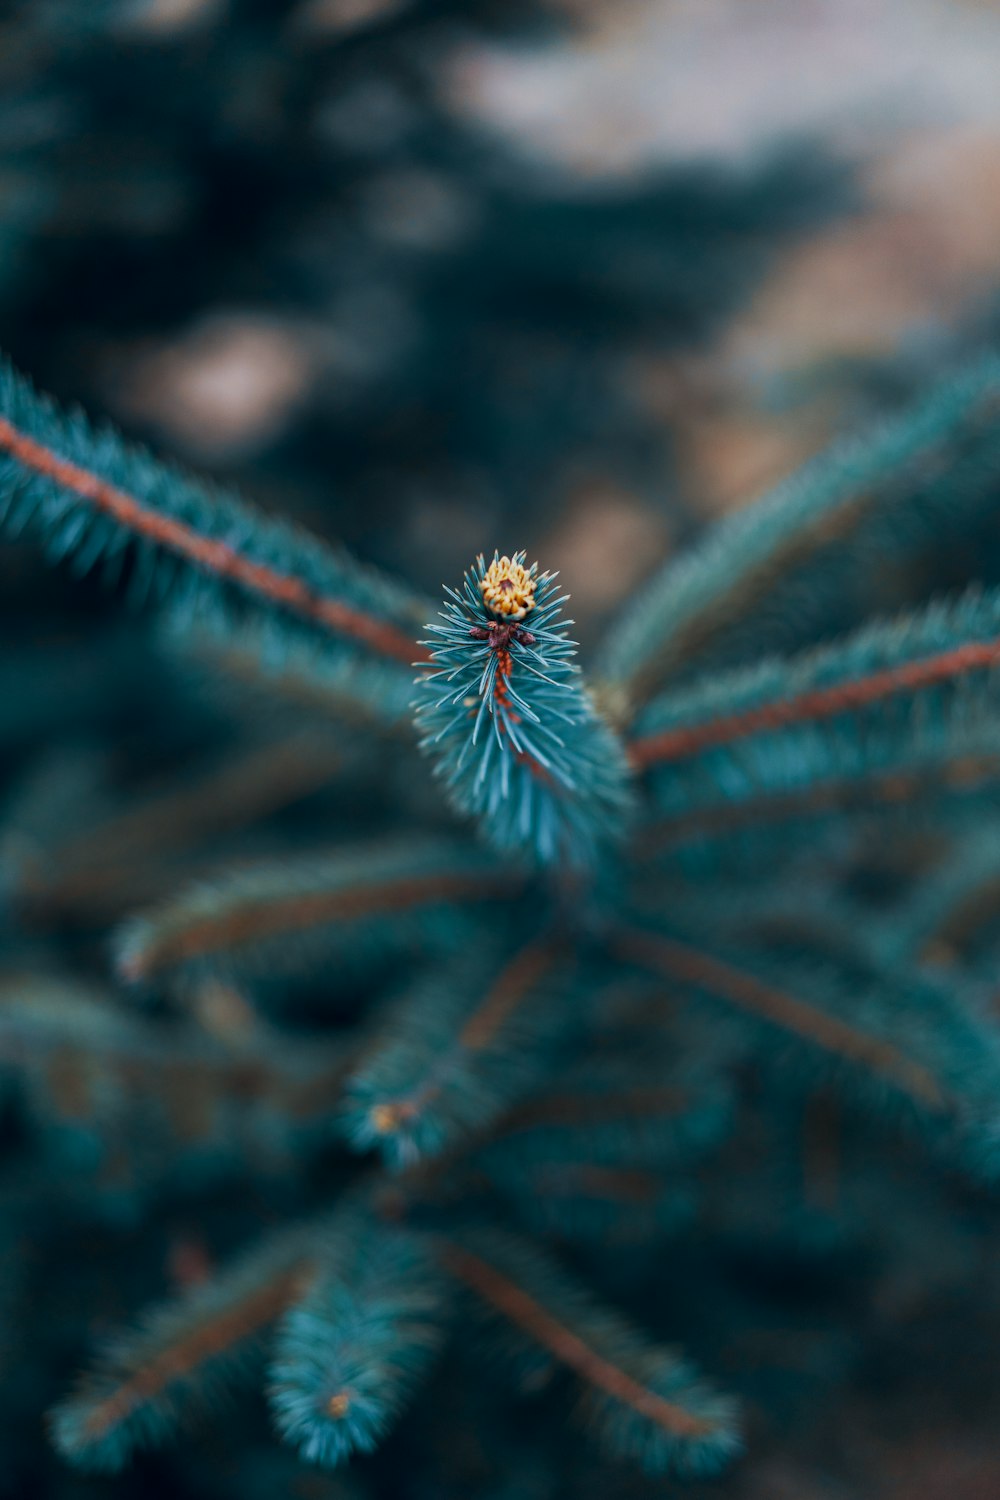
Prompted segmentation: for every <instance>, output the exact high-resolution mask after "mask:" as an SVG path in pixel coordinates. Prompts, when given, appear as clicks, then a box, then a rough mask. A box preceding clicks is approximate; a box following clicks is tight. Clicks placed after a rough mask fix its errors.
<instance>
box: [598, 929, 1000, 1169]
mask: <svg viewBox="0 0 1000 1500" xmlns="http://www.w3.org/2000/svg"><path fill="white" fill-rule="evenodd" d="M703 925H704V924H703ZM717 925H718V924H715V928H714V930H713V931H712V933H711V935H709V933H708V932H707V931H702V932H700V933H696V932H690V933H683V934H680V935H678V936H672V935H671V936H668V935H666V934H664V933H663V932H655V933H654V932H651V931H649V930H648V929H639V928H627V929H623V930H621V931H619V932H618V933H617V934H616V935H615V938H614V946H615V949H616V951H617V952H618V953H619V955H620V956H621V958H623V959H624V960H625V961H627V962H630V963H634V964H636V965H638V966H639V967H642V968H645V969H646V970H647V971H648V972H650V973H659V974H660V975H662V976H663V978H664V979H666V980H668V981H669V982H670V984H671V985H672V986H675V987H676V988H677V989H678V990H679V991H680V992H681V993H682V994H689V995H694V996H698V997H700V998H702V999H703V1000H708V1001H709V1002H710V1003H715V1004H717V1005H718V1004H721V1005H722V1006H724V1007H725V1008H727V1009H730V1010H731V1011H734V1012H736V1013H740V1014H743V1015H744V1016H746V1017H747V1018H748V1020H750V1021H751V1022H752V1023H754V1024H760V1025H761V1026H762V1027H763V1028H764V1031H765V1032H766V1033H770V1034H771V1035H772V1036H773V1035H774V1034H775V1033H776V1032H777V1033H783V1034H784V1035H785V1036H786V1037H788V1038H789V1039H790V1040H792V1041H794V1042H796V1043H797V1044H805V1047H806V1049H807V1050H808V1054H809V1055H811V1056H812V1057H813V1058H814V1059H815V1060H816V1061H817V1062H824V1061H825V1064H826V1067H827V1069H830V1068H832V1069H833V1071H834V1073H835V1074H836V1075H837V1077H838V1078H839V1080H840V1081H841V1082H842V1084H843V1086H844V1087H846V1088H848V1089H850V1087H851V1084H852V1083H853V1085H854V1087H855V1090H856V1091H857V1092H858V1093H859V1094H860V1096H861V1097H862V1099H865V1100H869V1101H871V1102H873V1103H874V1104H876V1105H877V1106H878V1107H879V1108H882V1109H885V1108H887V1107H888V1108H890V1109H891V1110H895V1111H896V1112H897V1113H898V1112H900V1109H902V1113H903V1115H904V1117H905V1118H906V1119H908V1120H910V1121H912V1122H913V1123H915V1124H917V1125H919V1126H921V1127H922V1128H923V1129H924V1130H925V1131H926V1132H927V1133H928V1135H929V1138H930V1139H931V1140H932V1141H934V1142H936V1143H939V1144H940V1145H941V1146H942V1148H943V1149H944V1150H945V1151H947V1152H949V1153H951V1154H953V1155H957V1156H958V1157H960V1158H961V1159H962V1160H963V1161H964V1162H965V1163H966V1164H967V1165H968V1166H969V1167H970V1168H972V1170H974V1171H976V1172H977V1173H981V1174H982V1175H984V1176H985V1177H986V1178H988V1179H991V1180H992V1179H993V1178H994V1177H995V1175H996V1171H997V1167H998V1164H1000V1158H998V1154H997V1145H998V1142H1000V1130H998V1121H1000V1117H998V1114H997V1106H996V1101H997V1098H998V1097H1000V1035H998V1034H997V1031H996V1028H995V1026H994V1025H993V1024H992V1023H991V1022H990V1020H989V1018H988V1017H986V1016H985V1015H984V1014H983V1012H982V1008H981V1005H980V1004H979V1003H978V1001H977V1000H976V997H975V996H973V995H971V994H968V993H966V992H963V991H961V990H958V989H956V988H955V987H953V986H950V985H948V984H946V983H944V982H943V981H939V980H936V979H933V978H931V977H930V976H927V975H921V974H918V973H915V972H914V971H913V970H910V969H902V968H901V969H898V970H893V969H892V968H890V967H889V966H888V965H884V964H882V963H880V962H879V960H878V956H877V955H869V954H867V953H865V952H864V950H863V947H862V946H861V945H859V946H858V949H857V951H855V952H853V953H848V954H847V955H846V956H845V954H844V952H843V951H841V952H840V953H839V954H838V956H837V957H836V958H833V957H831V956H829V955H826V954H816V953H815V952H812V951H811V950H810V948H809V946H808V945H804V946H803V947H802V949H801V951H800V952H799V953H796V952H794V951H789V952H783V953H781V954H780V956H779V955H778V954H776V953H774V952H768V951H763V952H762V951H759V950H754V949H753V948H750V947H748V946H747V944H746V943H744V945H743V948H742V949H738V948H737V947H736V946H735V945H734V944H732V943H730V942H727V940H726V938H725V937H724V936H723V937H722V940H721V941H720V939H719V936H718V931H717ZM709 942H711V945H712V946H711V951H708V948H707V944H708V943H709ZM802 1061H803V1057H802V1054H801V1053H800V1054H799V1057H798V1062H799V1067H800V1068H801V1066H802Z"/></svg>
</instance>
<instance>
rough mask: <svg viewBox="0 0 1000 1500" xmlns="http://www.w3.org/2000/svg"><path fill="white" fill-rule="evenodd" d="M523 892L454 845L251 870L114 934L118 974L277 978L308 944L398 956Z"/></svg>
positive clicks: (198, 889) (367, 850)
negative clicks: (477, 910) (253, 968)
mask: <svg viewBox="0 0 1000 1500" xmlns="http://www.w3.org/2000/svg"><path fill="white" fill-rule="evenodd" d="M521 884H522V882H521V881H520V880H519V878H518V877H517V876H516V875H511V874H510V873H508V872H505V871H497V870H490V869H486V870H484V869H483V866H482V861H481V860H480V859H479V858H478V857H477V856H476V855H475V854H470V853H468V852H467V851H465V850H464V849H462V848H461V847H459V846H452V845H447V844H441V843H428V842H418V841H413V842H410V843H404V844H400V845H397V846H392V845H387V846H382V847H378V846H375V847H364V848H358V849H345V850H341V851H339V852H338V853H336V854H332V855H327V856H325V857H323V856H315V855H314V856H312V857H307V858H304V859H302V860H300V861H298V862H295V861H291V860H289V861H287V862H284V863H281V864H276V865H261V866H258V867H256V868H254V867H251V868H249V869H246V870H237V871H235V872H234V873H233V874H231V875H230V876H228V877H220V878H219V879H218V880H217V881H215V882H214V883H211V884H203V885H198V886H195V887H193V888H192V889H191V890H189V891H187V892H182V893H181V894H180V895H178V896H176V897H175V898H174V899H173V900H171V901H168V902H166V903H164V904H163V905H162V906H161V907H159V908H158V909H155V910H153V911H151V912H149V913H148V914H146V915H145V916H140V917H136V918H134V919H133V920H132V921H131V922H130V923H129V924H128V925H127V926H126V927H125V928H124V929H123V930H122V932H121V934H120V938H119V942H118V955H117V962H118V968H119V971H120V973H121V974H122V975H123V977H124V978H126V979H128V980H130V981H134V980H148V979H151V978H154V977H156V976H157V975H160V974H164V973H166V972H169V971H172V970H177V969H180V968H183V967H188V966H191V965H196V964H199V965H200V964H205V963H219V962H225V963H226V964H227V965H229V966H233V965H241V966H245V965H258V966H263V967H265V968H269V969H272V970H275V971H279V970H281V969H282V968H283V967H284V968H287V967H288V966H295V967H298V966H299V965H300V964H301V963H302V961H303V960H304V959H305V958H306V957H307V956H308V955H307V954H306V953H305V952H304V951H303V947H302V945H303V943H305V942H306V941H307V940H309V941H311V942H312V944H313V947H315V944H316V943H317V942H327V943H331V942H332V943H333V945H334V946H335V947H337V948H338V949H339V951H340V952H341V953H342V955H345V956H346V955H348V954H349V953H350V952H352V951H360V950H363V949H364V948H365V947H366V946H367V947H369V948H373V949H374V950H375V951H376V952H389V951H398V950H399V948H400V947H401V946H403V947H405V946H408V945H411V944H412V943H413V942H414V940H415V939H416V938H417V937H419V938H420V939H421V941H422V942H424V943H426V942H427V941H429V940H430V939H431V938H432V937H433V935H434V931H435V927H434V920H433V919H434V915H435V913H438V912H439V913H441V914H442V920H443V922H444V925H447V919H448V918H449V914H450V913H451V911H452V910H453V908H454V907H456V906H460V905H462V904H464V903H468V902H476V901H484V900H487V899H491V898H496V897H502V896H504V895H513V894H515V893H516V892H517V891H518V889H519V888H520V886H521ZM452 920H453V918H452ZM296 944H297V945H298V946H296Z"/></svg>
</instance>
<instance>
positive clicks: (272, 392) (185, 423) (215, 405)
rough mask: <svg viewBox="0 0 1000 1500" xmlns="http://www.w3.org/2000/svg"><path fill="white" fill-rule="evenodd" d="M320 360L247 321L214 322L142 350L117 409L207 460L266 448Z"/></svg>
mask: <svg viewBox="0 0 1000 1500" xmlns="http://www.w3.org/2000/svg"><path fill="white" fill-rule="evenodd" d="M316 368H317V360H316V357H315V355H314V353H313V351H312V350H311V349H310V346H309V342H308V340H307V339H306V338H305V337H304V336H302V335H301V334H299V333H298V332H297V331H296V330H294V329H291V328H288V327H286V326H284V325H282V324H280V323H276V322H271V321H269V320H266V319H261V318H256V317H253V316H250V315H246V316H244V315H235V314H234V315H232V316H219V317H213V318H211V319H209V320H207V321H206V322H204V323H201V324H199V325H198V326H197V327H195V328H192V329H191V330H190V331H188V332H187V333H185V334H184V335H183V336H182V337H181V338H179V339H177V340H175V341H173V342H170V343H164V344H153V343H148V342H147V343H144V344H143V345H142V346H140V347H139V348H138V349H134V350H132V351H131V353H130V354H128V355H126V356H125V357H123V360H122V364H121V367H120V369H119V370H118V372H117V373H116V376H115V377H113V380H112V386H113V392H112V393H113V397H114V401H115V406H116V409H117V410H118V411H119V412H121V413H122V414H123V415H124V416H126V417H130V418H133V419H138V420H139V421H141V422H143V423H144V424H148V425H149V426H152V427H155V428H157V429H158V430H159V431H160V432H161V433H162V434H163V435H164V437H165V438H166V439H167V440H168V441H169V442H170V443H172V444H176V445H178V446H180V447H182V448H184V449H186V450H187V451H188V452H190V453H192V454H195V455H197V456H200V457H202V458H205V459H210V460H222V459H226V460H232V459H236V458H242V457H244V456H246V455H248V454H252V453H254V452H256V451H257V450H258V449H260V448H263V447H265V446H266V444H267V443H268V442H270V441H271V440H272V438H274V437H275V436H276V435H277V433H279V432H280V431H281V429H282V428H283V427H284V425H285V423H286V422H287V420H288V418H289V416H290V415H291V413H292V412H293V410H294V409H295V408H296V407H297V406H298V404H299V403H300V402H301V401H302V399H303V398H304V396H305V395H306V393H307V391H308V390H309V387H310V385H311V382H312V380H313V378H314V377H315V373H316Z"/></svg>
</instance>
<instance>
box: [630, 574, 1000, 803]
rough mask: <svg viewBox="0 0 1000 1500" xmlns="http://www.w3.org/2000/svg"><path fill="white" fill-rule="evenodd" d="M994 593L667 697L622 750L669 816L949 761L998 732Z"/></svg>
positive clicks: (999, 661)
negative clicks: (640, 772)
mask: <svg viewBox="0 0 1000 1500" xmlns="http://www.w3.org/2000/svg"><path fill="white" fill-rule="evenodd" d="M998 667H1000V591H997V590H991V591H990V592H988V593H971V594H968V595H966V596H965V597H964V598H961V599H957V600H946V601H942V602H939V603H935V604H932V605H929V606H927V608H925V609H923V610H920V611H918V612H916V613H914V614H910V615H904V616H902V617H901V618H899V619H896V620H890V621H879V622H876V623H875V624H873V625H870V626H866V627H865V628H864V629H862V630H860V631H858V632H857V633H856V634H855V635H851V636H848V637H846V638H844V639H843V640H840V641H836V642H834V643H833V644H832V645H830V646H825V647H822V648H819V649H816V650H814V651H809V652H804V653H802V654H801V655H800V656H795V657H790V658H787V659H783V658H773V659H771V660H768V661H764V662H762V663H761V664H760V665H759V666H756V667H748V668H746V669H743V670H739V671H734V672H728V673H720V674H718V675H715V676H709V677H707V678H706V679H705V681H704V682H703V683H699V684H697V685H696V686H692V687H687V688H677V689H675V690H674V691H673V692H666V693H664V694H662V696H661V697H660V698H659V699H658V700H657V701H656V702H655V703H653V704H651V705H650V706H649V707H648V708H647V709H646V710H645V712H644V713H643V714H642V715H641V717H640V718H639V720H638V722H637V723H636V726H635V730H634V735H633V738H632V740H631V742H630V747H629V748H630V753H631V756H632V760H633V762H634V764H635V765H636V767H637V768H638V769H639V770H640V771H642V772H644V773H645V775H646V777H647V779H648V782H649V784H650V785H651V788H652V792H653V795H654V797H655V798H656V800H657V803H658V804H659V806H660V807H661V808H662V809H663V810H664V811H667V812H669V813H671V814H673V815H675V816H676V815H681V814H684V813H687V812H689V811H696V812H698V813H699V814H703V813H709V814H710V813H711V812H712V811H713V810H714V809H716V808H719V807H720V806H722V805H724V804H737V805H738V804H742V803H750V802H753V801H754V800H755V799H757V798H762V799H763V798H769V797H773V796H774V795H775V794H781V795H786V794H789V793H796V794H799V795H802V794H806V793H808V792H809V791H810V789H811V788H812V787H814V786H822V785H824V784H829V783H831V782H837V783H849V784H850V785H851V786H853V787H854V788H855V789H858V788H860V787H861V786H863V784H864V783H865V782H866V781H875V780H876V779H878V778H884V777H886V776H887V775H896V774H907V773H909V772H911V771H913V770H915V769H919V768H920V767H921V766H922V765H926V764H927V763H929V762H936V763H937V764H938V765H946V764H947V763H948V761H949V759H955V760H958V759H959V758H964V757H965V756H966V755H967V754H968V753H969V748H970V741H972V740H975V741H977V742H978V743H979V744H980V745H982V744H983V743H985V742H986V741H987V740H988V739H989V738H990V737H991V736H992V735H993V734H994V733H995V730H996V726H997V725H1000V691H998V687H997V668H998Z"/></svg>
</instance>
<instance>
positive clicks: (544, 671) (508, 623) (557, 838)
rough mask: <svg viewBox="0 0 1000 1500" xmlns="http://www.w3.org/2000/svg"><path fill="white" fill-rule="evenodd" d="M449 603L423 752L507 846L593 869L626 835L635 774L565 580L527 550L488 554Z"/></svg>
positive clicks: (547, 861) (423, 723)
mask: <svg viewBox="0 0 1000 1500" xmlns="http://www.w3.org/2000/svg"><path fill="white" fill-rule="evenodd" d="M446 593H447V594H448V595H449V598H448V600H447V601H446V603H445V607H444V610H443V611H442V614H441V619H442V620H443V621H444V624H443V625H435V624H432V625H429V626H428V629H429V630H430V632H431V634H432V639H431V640H430V641H429V642H427V643H426V644H427V645H428V646H429V647H430V650H431V663H430V665H429V666H428V668H427V669H425V671H424V672H423V674H422V676H421V678H420V680H419V697H418V699H417V708H416V722H417V727H418V729H419V731H420V735H421V741H420V743H421V748H422V749H423V750H424V751H425V752H426V753H427V754H428V755H429V756H430V757H431V758H432V759H433V761H434V763H435V770H436V774H437V775H439V776H441V777H442V778H443V780H444V782H445V785H446V787H447V789H448V792H449V795H450V797H451V799H452V801H453V802H454V803H455V805H456V806H457V807H458V808H459V809H460V810H461V811H462V812H465V813H471V814H472V815H473V816H475V817H476V818H477V819H478V820H479V822H480V825H481V827H482V829H483V832H484V834H485V836H486V838H487V839H488V840H489V841H490V842H491V843H492V844H494V845H495V846H496V847H497V848H499V849H501V850H504V851H505V852H510V853H517V854H522V855H525V856H526V857H527V858H528V859H530V860H533V861H534V862H536V863H538V864H540V865H555V864H562V865H565V866H576V867H587V866H590V865H592V864H593V863H594V861H595V860H596V858H597V856H598V854H599V852H600V850H601V849H602V848H604V847H606V846H607V845H609V844H612V843H614V842H615V841H616V840H618V839H620V838H621V835H622V833H623V830H624V825H625V821H626V816H627V813H628V808H629V792H628V767H627V765H626V761H625V757H624V754H623V751H622V749H621V746H620V745H619V743H618V741H617V739H616V737H615V736H614V734H613V733H612V731H611V730H610V729H609V728H608V726H607V725H606V724H605V723H604V722H603V720H602V719H601V718H600V717H599V715H598V714H597V711H596V710H595V708H594V706H593V704H592V702H591V699H590V697H589V695H588V693H587V691H586V689H585V688H584V687H583V686H582V685H581V682H580V669H579V667H578V666H577V665H576V664H575V663H574V662H573V659H572V658H573V655H574V645H573V642H571V641H570V640H568V639H567V636H566V628H567V625H568V624H569V623H571V622H566V621H563V620H562V618H561V614H562V606H563V604H564V603H565V602H566V596H565V595H560V593H559V590H558V585H557V583H556V578H555V575H553V574H549V573H539V571H538V565H537V563H533V564H532V565H531V567H530V568H529V567H526V566H525V555H524V553H523V552H518V553H515V554H514V556H513V557H502V558H501V557H500V556H499V555H498V554H495V555H494V558H493V561H492V563H490V564H489V566H487V563H486V560H485V558H484V557H483V556H480V557H479V558H478V559H477V560H476V563H475V565H474V566H473V568H472V570H471V572H469V573H466V575H465V581H464V584H463V586H462V588H461V589H460V590H457V591H456V590H454V589H446Z"/></svg>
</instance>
